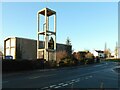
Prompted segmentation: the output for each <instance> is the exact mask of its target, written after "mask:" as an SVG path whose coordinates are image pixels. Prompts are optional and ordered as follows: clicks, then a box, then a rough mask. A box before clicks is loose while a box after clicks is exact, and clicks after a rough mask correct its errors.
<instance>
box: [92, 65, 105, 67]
mask: <svg viewBox="0 0 120 90" xmlns="http://www.w3.org/2000/svg"><path fill="white" fill-rule="evenodd" d="M99 66H103V65H96V66H93V67H99Z"/></svg>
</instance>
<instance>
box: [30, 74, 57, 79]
mask: <svg viewBox="0 0 120 90" xmlns="http://www.w3.org/2000/svg"><path fill="white" fill-rule="evenodd" d="M54 75H56V74H51V75H42V76H35V77H29V79H36V78H40V77H49V76H54Z"/></svg>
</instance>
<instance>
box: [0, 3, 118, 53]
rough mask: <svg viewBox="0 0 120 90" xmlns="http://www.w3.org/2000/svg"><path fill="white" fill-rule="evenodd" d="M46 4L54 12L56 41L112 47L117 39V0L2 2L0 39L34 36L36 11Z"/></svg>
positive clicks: (77, 48)
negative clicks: (107, 0) (110, 0)
mask: <svg viewBox="0 0 120 90" xmlns="http://www.w3.org/2000/svg"><path fill="white" fill-rule="evenodd" d="M45 7H48V8H50V9H52V10H54V11H56V13H57V42H58V43H63V44H65V42H66V39H67V37H69V38H70V41H71V44H72V48H73V49H74V50H75V51H82V50H94V49H97V50H104V47H105V43H107V48H110V49H111V51H114V49H115V46H116V42H117V41H118V3H117V2H74V3H73V2H72V3H71V2H47V3H45V2H35V3H33V2H19V3H17V2H16V3H15V2H14V3H13V2H11V3H9V2H7V3H2V24H1V26H0V30H1V31H0V32H1V33H2V36H1V38H0V43H1V45H2V46H3V40H4V39H5V38H6V37H23V38H30V39H37V11H38V10H41V9H43V8H45Z"/></svg>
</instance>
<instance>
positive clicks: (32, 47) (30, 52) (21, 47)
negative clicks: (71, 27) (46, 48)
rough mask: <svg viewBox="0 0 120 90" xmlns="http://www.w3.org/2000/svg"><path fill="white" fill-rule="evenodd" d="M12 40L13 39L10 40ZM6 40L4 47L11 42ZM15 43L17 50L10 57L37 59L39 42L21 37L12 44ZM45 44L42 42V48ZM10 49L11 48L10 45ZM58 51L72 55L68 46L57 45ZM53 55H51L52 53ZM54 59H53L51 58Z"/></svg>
mask: <svg viewBox="0 0 120 90" xmlns="http://www.w3.org/2000/svg"><path fill="white" fill-rule="evenodd" d="M9 39H11V38H9ZM9 39H6V40H5V42H4V46H5V47H6V42H7V41H8V40H9ZM14 43H15V46H14V48H15V50H14V51H12V53H13V54H11V53H10V55H15V56H14V57H15V58H14V59H29V60H31V59H36V58H37V40H33V39H26V38H19V37H15V38H14V41H13V42H12V44H14ZM43 44H44V43H43V42H42V41H40V48H41V47H43ZM8 47H10V46H9V45H8ZM56 49H57V50H56V51H66V52H67V53H68V55H70V54H71V52H72V46H68V45H65V44H59V43H57V46H56ZM6 50H7V49H6V48H5V50H4V51H5V53H6ZM9 51H11V49H9ZM50 54H51V53H50ZM6 55H8V54H6ZM50 58H52V57H50Z"/></svg>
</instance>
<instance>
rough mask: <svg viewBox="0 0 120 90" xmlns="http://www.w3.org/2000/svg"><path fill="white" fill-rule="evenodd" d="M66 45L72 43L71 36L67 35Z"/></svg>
mask: <svg viewBox="0 0 120 90" xmlns="http://www.w3.org/2000/svg"><path fill="white" fill-rule="evenodd" d="M66 45H71V41H70V39H69V37H67V40H66Z"/></svg>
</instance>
